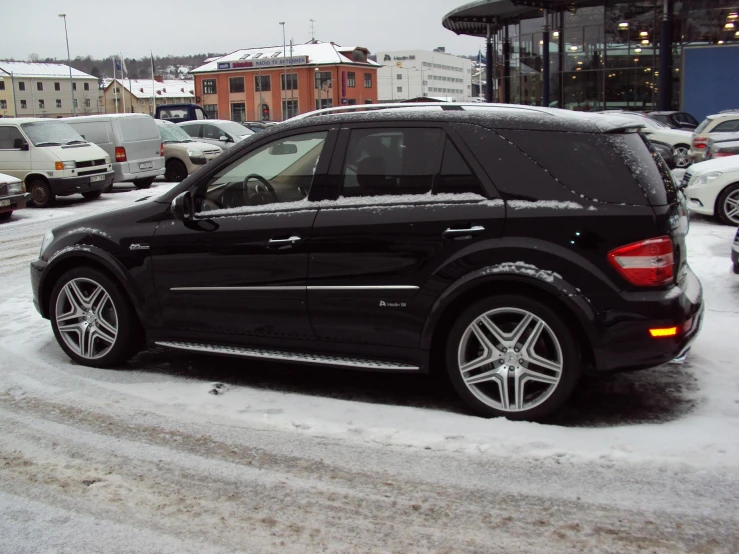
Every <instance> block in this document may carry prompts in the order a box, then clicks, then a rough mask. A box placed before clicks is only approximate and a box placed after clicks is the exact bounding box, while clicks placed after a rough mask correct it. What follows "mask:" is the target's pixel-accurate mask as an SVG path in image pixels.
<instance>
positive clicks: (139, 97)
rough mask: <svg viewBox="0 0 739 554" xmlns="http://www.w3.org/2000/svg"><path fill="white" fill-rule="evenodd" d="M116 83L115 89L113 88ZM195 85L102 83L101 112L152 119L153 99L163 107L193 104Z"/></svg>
mask: <svg viewBox="0 0 739 554" xmlns="http://www.w3.org/2000/svg"><path fill="white" fill-rule="evenodd" d="M114 83H115V86H114ZM194 85H195V83H194V81H192V80H184V79H166V80H159V81H156V80H155V81H152V80H151V79H125V78H124V79H116V80H115V81H113V79H105V80H104V81H103V100H102V105H103V111H104V112H105V113H124V112H126V113H145V114H149V115H152V116H153V115H154V112H155V109H154V108H153V107H152V106H153V104H152V99H154V101H155V102H156V105H157V106H161V105H163V104H191V103H193V102H195V90H194Z"/></svg>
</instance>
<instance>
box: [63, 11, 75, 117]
mask: <svg viewBox="0 0 739 554" xmlns="http://www.w3.org/2000/svg"><path fill="white" fill-rule="evenodd" d="M59 17H61V18H62V19H64V36H65V37H66V39H67V65H68V66H69V89H70V91H71V92H72V117H74V116H76V115H77V110H76V109H75V107H74V81H73V80H72V57H71V56H70V55H69V33H67V14H66V13H60V14H59Z"/></svg>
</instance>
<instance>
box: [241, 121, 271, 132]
mask: <svg viewBox="0 0 739 554" xmlns="http://www.w3.org/2000/svg"><path fill="white" fill-rule="evenodd" d="M241 124H242V125H243V126H244V127H246V128H247V129H250V130H252V131H254V132H255V133H258V132H259V131H264V130H265V129H269V128H270V127H271V126H272V125H277V122H276V121H242V122H241Z"/></svg>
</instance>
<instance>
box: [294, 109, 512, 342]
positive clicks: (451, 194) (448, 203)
mask: <svg viewBox="0 0 739 554" xmlns="http://www.w3.org/2000/svg"><path fill="white" fill-rule="evenodd" d="M341 133H342V137H341V138H340V139H339V141H338V144H339V145H341V146H340V147H337V150H336V152H335V154H334V156H333V159H332V162H331V165H332V167H331V173H332V176H333V178H334V179H335V180H334V186H335V189H334V190H333V191H332V196H333V197H338V198H339V200H338V201H337V202H336V203H335V204H334V205H330V204H331V203H326V204H324V205H323V206H322V207H321V210H320V211H319V213H318V216H317V217H316V222H315V224H314V227H313V236H312V239H311V254H310V262H309V266H308V306H309V311H310V316H311V323H312V324H313V330H314V331H315V333H316V336H317V338H318V339H319V340H326V341H333V342H343V343H358V344H366V345H378V346H390V347H393V346H395V347H405V348H417V347H418V346H419V344H420V335H421V331H422V328H423V325H424V322H425V319H426V316H427V314H428V312H429V310H430V308H431V306H432V304H433V302H434V301H435V300H436V299H437V298H438V296H439V295H440V294H441V293H442V291H443V290H444V289H445V288H446V287H447V286H448V284H449V283H450V282H451V280H454V279H456V278H459V277H460V276H461V275H464V273H465V272H466V271H469V270H470V267H473V266H474V265H476V264H483V263H484V260H483V257H481V256H479V255H476V254H475V253H474V252H478V253H479V251H480V249H484V248H485V244H486V243H487V244H489V243H490V241H493V240H495V239H496V238H498V237H500V235H501V233H502V229H503V222H504V215H505V208H504V206H503V202H502V201H490V200H488V199H487V198H486V197H488V198H489V197H491V196H493V195H494V193H492V192H491V191H492V187H491V186H490V184H489V182H487V181H486V180H485V177H484V172H483V171H482V170H481V169H480V168H479V166H478V165H477V164H476V162H475V160H474V158H472V157H468V156H470V154H469V151H468V150H466V147H464V145H462V144H460V143H458V142H457V141H456V140H455V139H454V138H452V137H451V136H450V134H449V133H448V132H447V128H446V127H445V126H444V125H443V124H428V125H423V124H417V125H416V126H409V125H405V126H398V125H397V124H396V125H387V126H384V127H381V126H378V125H377V124H374V125H372V126H367V125H359V124H357V125H354V126H348V127H346V128H344V129H342V131H341Z"/></svg>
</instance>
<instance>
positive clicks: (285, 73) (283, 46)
mask: <svg viewBox="0 0 739 554" xmlns="http://www.w3.org/2000/svg"><path fill="white" fill-rule="evenodd" d="M280 25H282V67H283V71H282V73H283V75H284V77H283V79H284V81H283V84H282V86H281V87H280V89H281V90H280V101H281V102H282V121H285V119H286V118H285V100H284V98H283V97H284V94H283V91H284V89H286V88H287V64H286V63H285V61H286V60H285V58H287V42H286V40H285V22H284V21H280Z"/></svg>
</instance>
